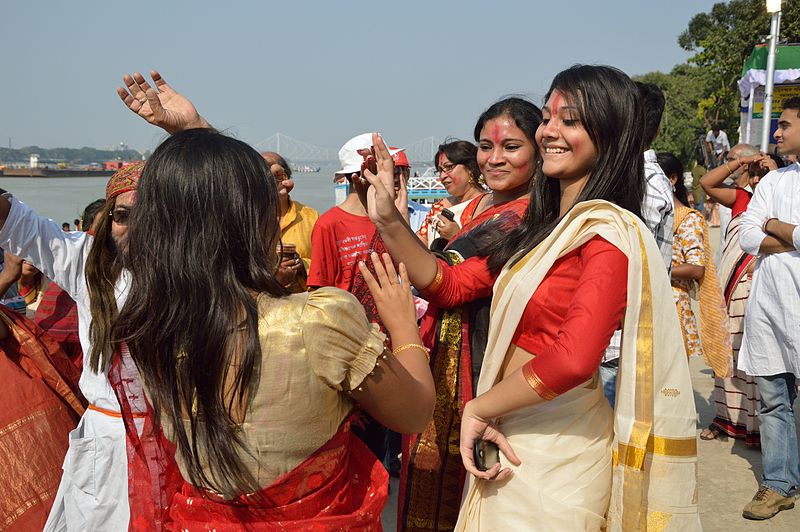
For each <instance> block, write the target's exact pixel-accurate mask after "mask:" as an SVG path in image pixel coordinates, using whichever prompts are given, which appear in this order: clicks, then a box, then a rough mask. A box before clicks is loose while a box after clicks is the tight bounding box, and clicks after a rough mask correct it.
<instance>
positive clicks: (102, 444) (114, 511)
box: [0, 165, 141, 531]
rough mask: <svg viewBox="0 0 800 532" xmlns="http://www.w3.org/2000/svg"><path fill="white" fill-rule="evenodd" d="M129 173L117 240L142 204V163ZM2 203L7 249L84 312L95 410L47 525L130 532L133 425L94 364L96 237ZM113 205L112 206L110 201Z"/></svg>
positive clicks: (72, 443) (114, 195)
mask: <svg viewBox="0 0 800 532" xmlns="http://www.w3.org/2000/svg"><path fill="white" fill-rule="evenodd" d="M129 170H130V167H126V168H125V169H123V170H120V172H117V174H115V176H114V177H112V178H111V180H110V181H109V189H108V190H109V191H110V192H109V194H107V200H113V203H112V205H113V209H114V210H115V211H114V219H113V220H109V223H111V224H112V228H111V231H112V233H113V235H114V238H115V240H117V243H119V240H118V239H119V238H124V234H125V232H126V230H127V228H126V226H125V224H124V223H117V221H116V220H117V219H119V220H120V221H123V220H122V217H123V216H124V215H121V216H119V217H117V214H118V212H117V211H120V210H125V207H127V208H129V207H131V206H132V204H133V202H134V201H135V194H136V192H135V190H133V188H135V186H136V185H137V184H138V180H139V176H140V175H141V165H136V170H135V171H129ZM123 172H126V173H125V174H124V176H125V181H124V182H123V183H122V186H117V187H116V188H113V187H112V185H113V184H114V183H115V178H118V176H120V175H123ZM117 183H119V179H117ZM109 196H110V197H109ZM0 202H3V203H5V205H2V209H0V210H2V211H5V210H6V209H8V214H7V215H6V217H5V222H4V223H2V228H0V247H2V248H3V249H5V250H7V251H10V252H11V253H13V254H14V255H17V256H20V257H22V258H24V259H25V260H28V261H30V262H31V263H32V264H33V265H34V266H36V268H38V269H39V270H41V271H42V272H43V273H44V274H45V275H46V276H47V277H48V278H50V279H52V280H53V282H55V283H56V284H57V285H58V286H60V287H61V288H62V289H64V291H66V292H67V293H68V294H69V295H70V297H72V299H73V300H74V301H75V302H76V304H77V309H78V335H79V337H80V341H81V347H82V349H83V353H84V360H83V371H82V373H81V378H80V383H79V385H80V389H81V392H83V395H84V397H85V398H86V400H87V401H88V402H89V408H88V409H87V410H86V412H85V414H84V415H83V417H82V418H81V420H80V422H79V423H78V427H77V428H76V429H75V430H73V431H72V432H71V433H70V435H69V448H68V450H67V455H66V457H65V458H64V465H63V474H62V477H61V484H60V485H59V488H58V493H57V494H56V497H55V501H54V503H53V508H52V510H51V511H50V516H49V518H48V520H47V523H46V524H45V530H47V531H63V530H66V531H88V530H127V528H128V521H129V514H130V509H129V504H128V458H127V452H126V443H125V427H124V425H123V422H122V416H121V414H120V408H119V403H118V401H117V398H116V395H115V394H114V390H113V389H112V387H111V384H110V383H109V381H108V370H107V369H106V370H105V371H100V372H99V373H96V372H94V371H92V370H91V364H90V362H89V356H90V353H91V350H92V349H91V347H92V346H91V340H90V335H89V327H90V325H91V322H92V316H91V311H90V306H89V292H88V289H87V284H86V276H85V266H86V263H87V260H88V257H89V249H90V248H91V246H92V245H93V244H94V237H93V236H92V235H89V234H87V233H83V232H69V233H68V232H64V231H63V230H62V229H61V226H60V225H59V224H58V223H57V222H55V221H53V220H49V219H47V218H43V217H41V216H39V215H37V214H36V213H35V212H33V211H32V210H31V209H30V208H29V207H28V206H26V205H25V204H24V203H22V202H20V201H19V200H17V199H15V198H13V197H7V198H2V199H0ZM106 205H107V206H106V207H105V208H106V209H108V205H109V203H107V204H106ZM108 214H111V213H110V212H109V213H107V215H108ZM98 245H100V244H98ZM104 245H111V244H109V243H106V244H104ZM128 284H129V275H128V272H127V271H125V270H123V271H122V274H121V275H120V277H119V278H118V279H117V280H116V285H115V295H116V299H117V305H118V306H119V307H121V306H122V304H123V303H124V300H125V297H126V296H127V292H128Z"/></svg>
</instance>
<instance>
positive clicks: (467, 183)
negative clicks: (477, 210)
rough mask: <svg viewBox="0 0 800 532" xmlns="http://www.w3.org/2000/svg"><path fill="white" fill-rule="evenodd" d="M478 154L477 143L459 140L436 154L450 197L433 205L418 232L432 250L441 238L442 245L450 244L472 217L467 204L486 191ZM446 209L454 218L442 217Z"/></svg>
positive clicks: (440, 174)
mask: <svg viewBox="0 0 800 532" xmlns="http://www.w3.org/2000/svg"><path fill="white" fill-rule="evenodd" d="M476 153H477V148H476V147H475V145H474V144H473V143H471V142H469V141H466V140H455V141H452V142H447V143H445V144H441V145H440V146H439V149H438V150H437V152H436V155H434V157H433V161H434V165H435V166H436V168H438V169H439V180H440V181H441V183H442V185H444V188H445V189H446V190H447V194H448V197H446V198H443V199H441V200H439V201H437V202H436V203H434V204H433V205H431V210H430V211H429V212H428V214H427V216H426V217H425V220H424V222H423V223H422V226H421V227H420V228H419V230H418V231H417V236H419V238H420V239H421V240H422V241H423V242H424V243H425V244H426V245H427V246H429V247H430V246H431V244H433V242H434V240H436V239H438V238H442V239H443V240H441V241H440V242H444V243H445V244H446V243H447V242H449V241H450V239H452V238H453V236H455V235H456V234H457V233H458V232H459V231H460V230H461V227H463V226H464V225H466V224H467V223H469V221H470V219H471V218H472V213H468V212H466V211H465V207H466V206H467V204H468V203H469V202H470V201H471V200H473V199H474V198H476V197H477V196H479V195H481V194H483V193H485V192H486V191H485V190H484V188H483V186H481V184H480V182H481V181H482V177H481V171H480V168H478V162H477V160H476V158H475V155H476ZM444 209H447V210H449V211H450V212H451V213H452V215H453V218H452V219H449V218H448V217H446V216H444V215H442V214H441V213H442V211H443V210H444Z"/></svg>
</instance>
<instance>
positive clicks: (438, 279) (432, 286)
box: [420, 259, 444, 293]
mask: <svg viewBox="0 0 800 532" xmlns="http://www.w3.org/2000/svg"><path fill="white" fill-rule="evenodd" d="M443 277H444V272H442V266H441V264H439V260H438V259H436V275H435V276H434V277H433V281H431V282H430V283H429V284H428V286H426V287H425V288H421V289H420V292H424V293H431V292H435V291H436V290H437V289H438V288H439V286H440V285H441V284H442V278H443Z"/></svg>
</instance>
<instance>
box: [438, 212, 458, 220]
mask: <svg viewBox="0 0 800 532" xmlns="http://www.w3.org/2000/svg"><path fill="white" fill-rule="evenodd" d="M441 215H442V216H444V217H445V218H447V219H448V220H450V221H451V222H454V221H455V220H456V215H455V214H453V211H451V210H450V209H442V212H441Z"/></svg>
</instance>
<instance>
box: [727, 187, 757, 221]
mask: <svg viewBox="0 0 800 532" xmlns="http://www.w3.org/2000/svg"><path fill="white" fill-rule="evenodd" d="M752 197H753V194H752V193H750V192H748V191H747V190H745V189H743V188H740V187H736V201H734V202H733V206H732V207H731V216H733V217H736V216H739V215H740V214H742V213H744V211H746V210H747V206H748V205H749V204H750V198H752Z"/></svg>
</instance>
